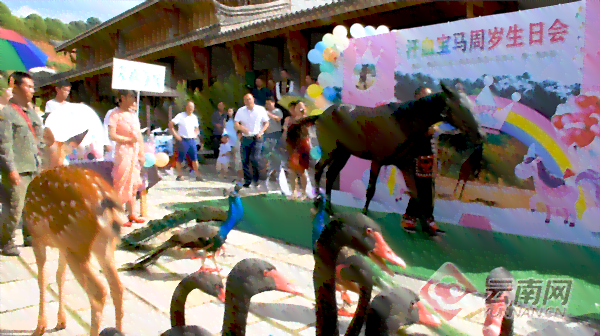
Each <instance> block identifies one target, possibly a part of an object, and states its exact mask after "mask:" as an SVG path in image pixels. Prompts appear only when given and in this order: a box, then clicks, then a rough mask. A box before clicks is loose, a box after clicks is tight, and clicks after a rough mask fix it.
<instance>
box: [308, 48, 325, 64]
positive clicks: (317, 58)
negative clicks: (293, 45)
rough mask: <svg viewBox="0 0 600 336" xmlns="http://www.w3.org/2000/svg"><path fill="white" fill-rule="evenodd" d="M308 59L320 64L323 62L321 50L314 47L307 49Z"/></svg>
mask: <svg viewBox="0 0 600 336" xmlns="http://www.w3.org/2000/svg"><path fill="white" fill-rule="evenodd" d="M308 61H309V62H310V63H312V64H321V62H323V52H322V51H318V50H315V49H313V50H311V51H309V52H308Z"/></svg>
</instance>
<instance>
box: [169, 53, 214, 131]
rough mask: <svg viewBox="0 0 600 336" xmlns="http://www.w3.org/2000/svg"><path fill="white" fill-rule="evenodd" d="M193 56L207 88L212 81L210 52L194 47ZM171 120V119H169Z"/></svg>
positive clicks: (203, 83)
mask: <svg viewBox="0 0 600 336" xmlns="http://www.w3.org/2000/svg"><path fill="white" fill-rule="evenodd" d="M192 56H193V60H194V65H195V66H196V68H197V71H198V72H199V73H200V74H201V77H200V78H202V86H203V88H204V87H207V86H208V82H209V80H210V76H211V73H210V51H209V50H208V49H207V48H201V47H198V46H193V47H192ZM169 120H170V119H169Z"/></svg>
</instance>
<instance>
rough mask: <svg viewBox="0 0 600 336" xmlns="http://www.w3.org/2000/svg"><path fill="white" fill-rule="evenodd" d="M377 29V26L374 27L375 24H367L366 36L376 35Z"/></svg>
mask: <svg viewBox="0 0 600 336" xmlns="http://www.w3.org/2000/svg"><path fill="white" fill-rule="evenodd" d="M375 31H376V30H375V27H373V26H366V27H365V35H366V36H373V35H375Z"/></svg>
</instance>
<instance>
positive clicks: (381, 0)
mask: <svg viewBox="0 0 600 336" xmlns="http://www.w3.org/2000/svg"><path fill="white" fill-rule="evenodd" d="M396 2H398V0H369V1H360V0H322V2H321V3H322V4H321V5H319V6H315V7H306V8H304V9H300V10H297V11H294V12H290V13H288V14H284V15H279V16H276V17H271V18H265V19H261V20H256V21H252V22H247V23H246V24H244V25H241V26H239V27H237V28H235V29H228V30H224V29H220V30H219V31H218V32H215V33H213V34H210V35H208V36H207V37H205V38H204V42H205V45H206V46H210V45H215V44H221V43H226V42H230V41H233V40H237V39H241V38H244V37H249V36H253V35H256V34H260V33H264V32H268V31H273V30H277V29H283V28H287V27H290V26H294V25H297V24H302V23H306V22H309V21H312V20H314V18H313V17H312V16H311V15H310V14H320V15H319V16H320V17H331V16H336V15H341V14H345V13H348V12H354V11H357V10H362V9H366V8H370V7H375V6H381V5H387V4H393V3H396ZM408 2H409V3H412V5H419V4H421V3H427V2H431V1H408Z"/></svg>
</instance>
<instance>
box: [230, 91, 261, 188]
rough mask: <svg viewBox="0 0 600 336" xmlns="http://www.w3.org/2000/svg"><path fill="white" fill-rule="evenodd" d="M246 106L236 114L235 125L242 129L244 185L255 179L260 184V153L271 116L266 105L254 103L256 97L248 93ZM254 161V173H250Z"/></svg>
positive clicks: (247, 185)
mask: <svg viewBox="0 0 600 336" xmlns="http://www.w3.org/2000/svg"><path fill="white" fill-rule="evenodd" d="M244 104H245V106H242V107H240V109H239V110H238V111H237V113H236V115H235V119H234V121H235V126H236V127H237V129H238V130H240V131H242V139H241V147H242V166H243V169H244V182H245V183H244V187H246V188H248V187H250V184H251V183H252V182H253V181H254V183H255V184H256V186H258V183H259V179H260V174H259V172H260V166H259V160H260V154H261V151H262V146H263V135H264V133H265V131H266V130H267V128H268V127H269V116H268V114H267V111H266V110H265V108H264V107H262V106H258V105H256V104H254V97H253V96H252V94H250V93H248V94H246V95H245V96H244ZM250 163H252V174H251V173H250V166H249V165H250Z"/></svg>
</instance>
